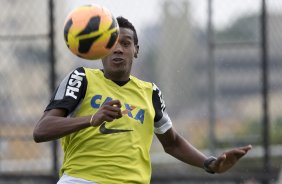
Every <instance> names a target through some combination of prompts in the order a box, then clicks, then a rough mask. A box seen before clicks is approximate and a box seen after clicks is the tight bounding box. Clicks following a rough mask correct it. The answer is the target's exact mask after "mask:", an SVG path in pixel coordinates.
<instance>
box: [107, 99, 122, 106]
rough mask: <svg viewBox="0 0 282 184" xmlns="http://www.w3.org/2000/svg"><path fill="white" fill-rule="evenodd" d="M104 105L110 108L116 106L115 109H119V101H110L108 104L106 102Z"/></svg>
mask: <svg viewBox="0 0 282 184" xmlns="http://www.w3.org/2000/svg"><path fill="white" fill-rule="evenodd" d="M104 105H110V106H116V107H119V108H120V107H121V103H120V101H119V100H112V101H109V102H106V103H105V104H104Z"/></svg>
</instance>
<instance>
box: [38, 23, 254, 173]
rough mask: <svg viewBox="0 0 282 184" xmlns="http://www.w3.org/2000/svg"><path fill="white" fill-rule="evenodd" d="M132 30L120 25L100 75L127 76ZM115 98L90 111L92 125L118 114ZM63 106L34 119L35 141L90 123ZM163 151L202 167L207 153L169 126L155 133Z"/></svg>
mask: <svg viewBox="0 0 282 184" xmlns="http://www.w3.org/2000/svg"><path fill="white" fill-rule="evenodd" d="M133 35H134V32H133V31H132V30H131V29H127V28H120V36H119V40H118V43H117V45H116V46H115V48H114V50H113V52H112V53H111V54H110V55H108V56H106V57H105V58H103V59H102V63H103V68H104V76H105V77H106V78H108V79H110V80H113V81H127V80H129V76H130V72H131V67H132V63H133V60H134V58H137V54H138V51H139V46H138V45H136V44H134V40H133ZM120 108H121V103H120V101H119V100H113V101H111V102H106V103H105V104H104V105H103V106H102V107H100V108H99V110H98V111H97V113H96V114H94V115H93V119H92V125H93V126H94V127H97V126H100V125H101V124H102V123H103V122H104V121H107V122H112V121H113V120H115V119H119V118H121V117H122V112H121V110H120ZM66 115H67V112H66V110H64V109H52V110H49V111H46V112H44V114H43V115H42V117H41V118H40V120H39V121H38V123H37V125H36V127H35V129H34V132H33V136H34V140H35V141H36V142H45V141H51V140H55V139H59V138H61V137H64V136H66V135H68V134H71V133H73V132H77V131H79V130H82V129H84V128H87V127H90V126H91V124H90V119H91V116H83V117H75V118H66V117H65V116H66ZM156 136H157V138H158V139H159V141H160V142H161V144H162V146H163V148H164V150H165V152H167V153H168V154H170V155H172V156H173V157H175V158H177V159H179V160H181V161H183V162H185V163H187V164H190V165H193V166H196V167H200V168H203V163H204V161H205V160H206V159H207V157H206V156H205V155H204V154H202V153H201V152H200V151H199V150H197V149H196V148H195V147H194V146H193V145H191V144H190V143H189V142H188V141H187V140H185V139H184V138H183V137H181V136H180V135H179V134H178V133H177V131H176V130H175V129H174V128H173V127H172V128H170V129H169V130H168V131H167V132H166V133H164V134H156ZM251 148H252V147H251V145H248V146H244V147H238V148H234V149H231V150H229V151H226V152H224V153H222V154H221V155H220V156H219V157H218V158H217V160H216V161H213V162H212V163H211V164H210V169H211V170H212V171H214V172H216V173H222V172H225V171H227V170H228V169H230V168H231V167H233V166H234V164H236V163H237V161H238V160H239V159H240V158H241V157H243V156H244V155H245V154H246V153H247V152H248V151H249V150H250V149H251Z"/></svg>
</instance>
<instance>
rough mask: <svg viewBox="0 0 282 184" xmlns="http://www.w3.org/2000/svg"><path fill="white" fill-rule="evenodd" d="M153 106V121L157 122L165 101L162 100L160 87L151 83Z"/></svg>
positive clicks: (162, 111) (160, 116) (161, 114)
mask: <svg viewBox="0 0 282 184" xmlns="http://www.w3.org/2000/svg"><path fill="white" fill-rule="evenodd" d="M152 98H153V106H154V109H155V113H156V114H155V118H154V121H155V122H158V121H159V120H160V119H161V118H162V117H163V113H164V110H165V102H164V100H163V96H162V92H161V91H160V89H159V88H158V87H157V86H156V85H155V84H154V83H153V97H152Z"/></svg>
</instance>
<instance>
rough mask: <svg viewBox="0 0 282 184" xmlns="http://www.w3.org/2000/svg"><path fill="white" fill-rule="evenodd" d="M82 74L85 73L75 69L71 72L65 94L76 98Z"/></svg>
mask: <svg viewBox="0 0 282 184" xmlns="http://www.w3.org/2000/svg"><path fill="white" fill-rule="evenodd" d="M83 76H85V73H80V72H78V71H77V70H75V71H74V72H73V74H71V76H70V79H69V81H68V85H67V88H66V94H65V95H66V96H70V97H72V98H74V99H77V93H78V92H79V87H80V86H81V84H82V80H83Z"/></svg>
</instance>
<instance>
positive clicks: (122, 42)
mask: <svg viewBox="0 0 282 184" xmlns="http://www.w3.org/2000/svg"><path fill="white" fill-rule="evenodd" d="M121 45H122V46H123V47H130V46H131V41H128V40H123V41H121Z"/></svg>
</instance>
